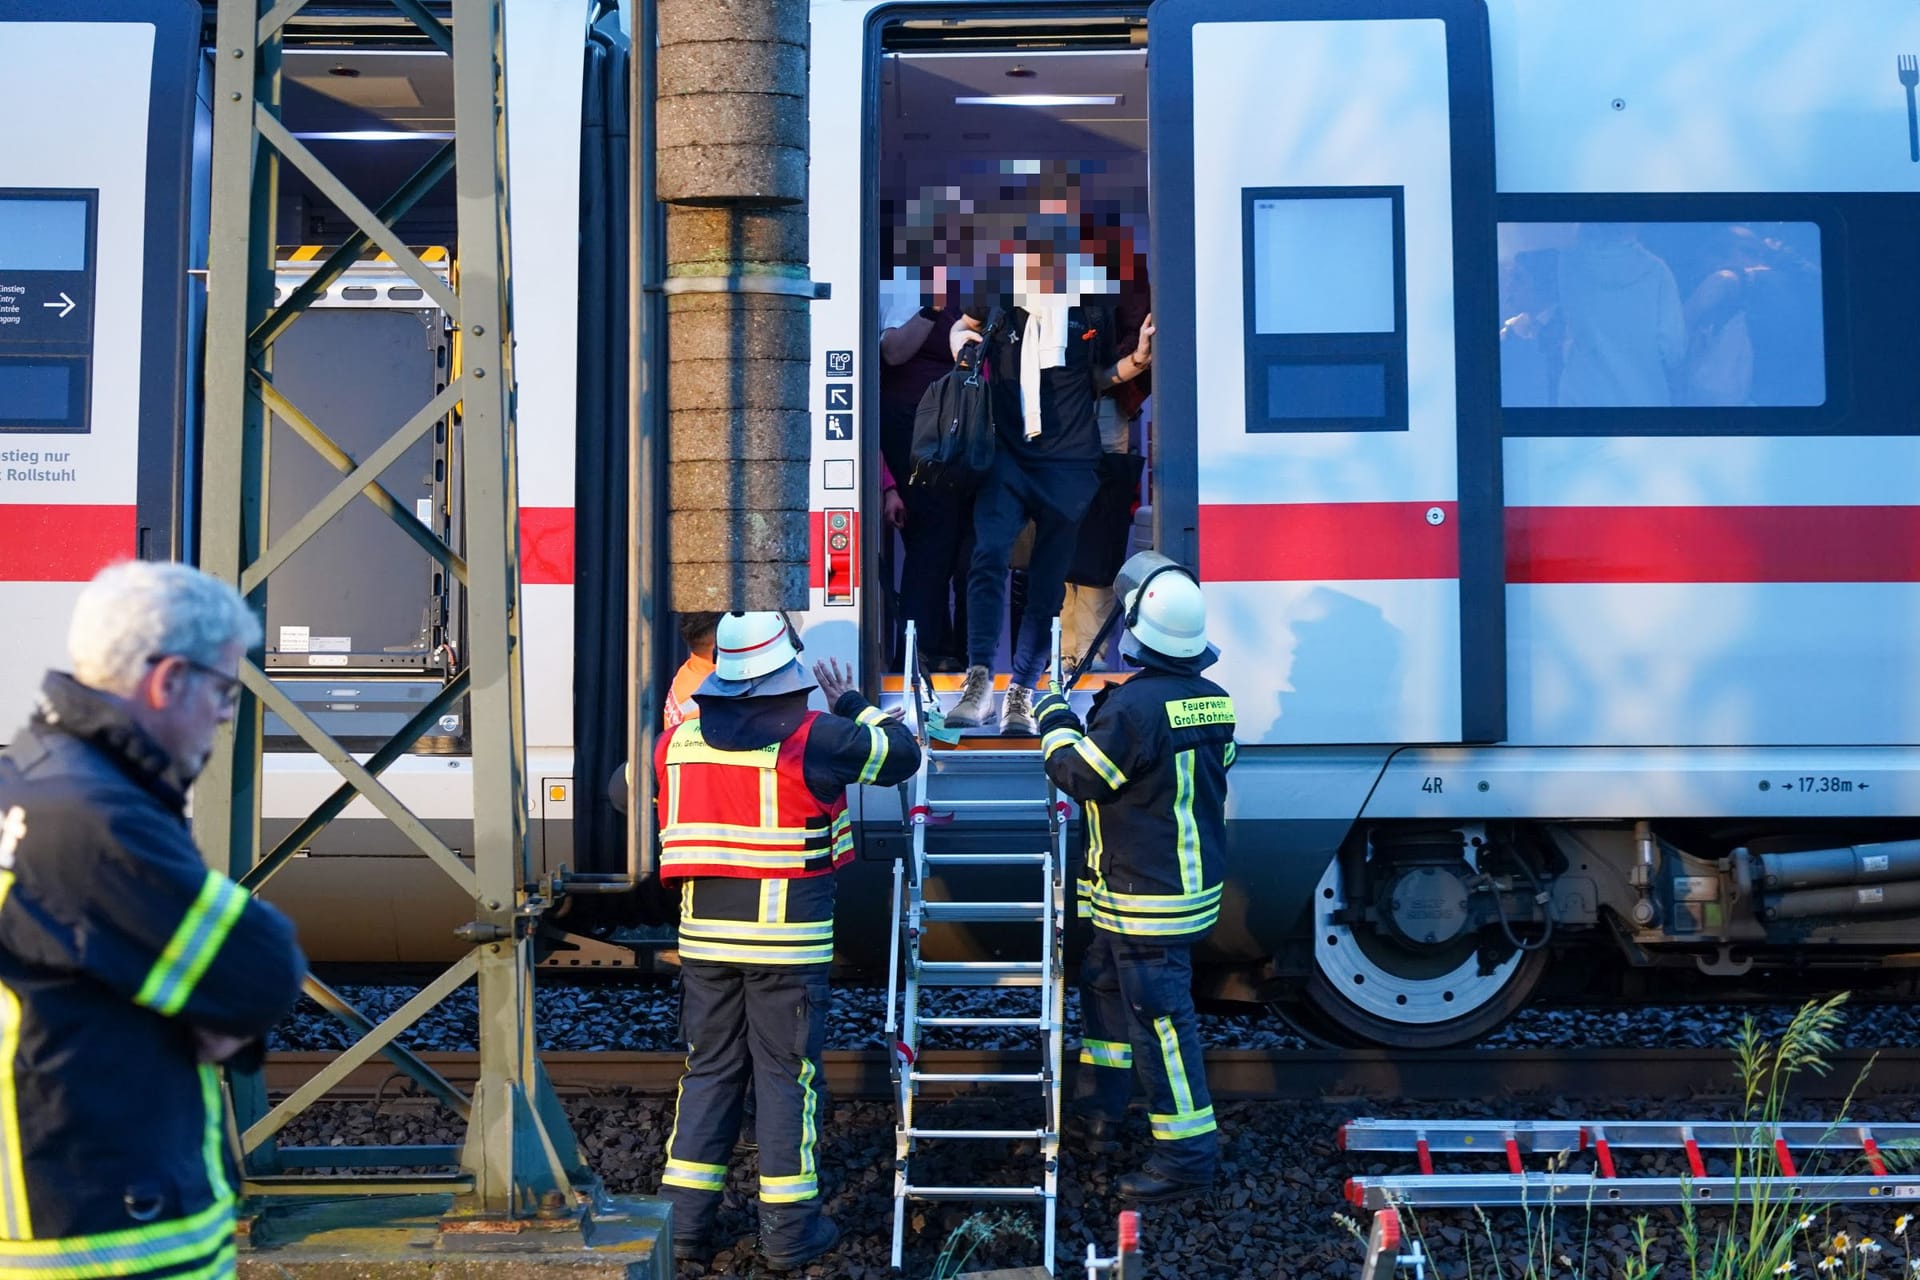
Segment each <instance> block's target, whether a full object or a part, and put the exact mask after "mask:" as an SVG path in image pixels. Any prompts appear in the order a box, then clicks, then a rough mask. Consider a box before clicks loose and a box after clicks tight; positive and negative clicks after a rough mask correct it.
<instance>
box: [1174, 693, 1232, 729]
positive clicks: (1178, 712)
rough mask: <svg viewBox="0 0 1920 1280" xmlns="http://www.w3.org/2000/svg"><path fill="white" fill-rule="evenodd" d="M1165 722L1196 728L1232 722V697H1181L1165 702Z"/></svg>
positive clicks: (1185, 727)
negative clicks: (1175, 700) (1177, 699)
mask: <svg viewBox="0 0 1920 1280" xmlns="http://www.w3.org/2000/svg"><path fill="white" fill-rule="evenodd" d="M1167 723H1168V724H1170V725H1172V726H1173V727H1174V728H1176V729H1198V728H1201V727H1203V726H1205V725H1210V724H1232V723H1233V699H1232V698H1182V699H1180V700H1179V701H1178V702H1169V703H1168V704H1167Z"/></svg>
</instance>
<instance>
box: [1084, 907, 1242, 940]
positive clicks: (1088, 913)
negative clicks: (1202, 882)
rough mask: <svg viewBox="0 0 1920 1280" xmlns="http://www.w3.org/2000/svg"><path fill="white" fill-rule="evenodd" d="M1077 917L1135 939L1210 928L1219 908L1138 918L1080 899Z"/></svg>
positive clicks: (1201, 930)
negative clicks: (1175, 914) (1116, 912)
mask: <svg viewBox="0 0 1920 1280" xmlns="http://www.w3.org/2000/svg"><path fill="white" fill-rule="evenodd" d="M1080 918H1081V919H1083V920H1091V921H1093V923H1094V924H1095V925H1097V926H1099V927H1100V928H1102V929H1105V930H1106V931H1107V932H1108V933H1123V934H1126V935H1128V936H1130V937H1138V938H1177V937H1183V936H1185V935H1187V934H1190V933H1205V932H1206V931H1207V930H1209V929H1211V928H1213V926H1214V925H1215V924H1217V923H1218V922H1219V920H1220V908H1219V907H1218V906H1217V905H1216V906H1213V907H1209V908H1207V909H1206V910H1204V911H1196V912H1194V913H1193V914H1191V915H1183V916H1168V917H1164V918H1161V919H1152V918H1149V919H1142V918H1141V917H1139V916H1127V915H1116V914H1115V913H1113V912H1111V911H1107V910H1104V909H1102V908H1101V907H1099V906H1098V905H1096V904H1094V903H1093V902H1090V901H1087V900H1084V899H1083V900H1082V901H1081V904H1080Z"/></svg>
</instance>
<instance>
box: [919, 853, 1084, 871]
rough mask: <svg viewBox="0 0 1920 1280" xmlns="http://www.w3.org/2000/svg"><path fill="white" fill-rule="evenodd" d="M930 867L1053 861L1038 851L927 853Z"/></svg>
mask: <svg viewBox="0 0 1920 1280" xmlns="http://www.w3.org/2000/svg"><path fill="white" fill-rule="evenodd" d="M925 861H926V864H927V865H928V866H930V867H1018V866H1029V867H1030V866H1034V865H1036V864H1038V865H1045V864H1047V863H1049V862H1052V861H1053V855H1052V854H1051V853H1048V852H1044V851H1043V852H1040V853H929V854H927V855H926V857H925Z"/></svg>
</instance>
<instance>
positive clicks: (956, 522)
mask: <svg viewBox="0 0 1920 1280" xmlns="http://www.w3.org/2000/svg"><path fill="white" fill-rule="evenodd" d="M960 315H961V312H960V308H959V307H958V306H955V305H952V304H948V305H947V306H945V307H944V308H942V307H933V306H925V307H922V308H920V310H919V311H917V312H915V313H914V314H913V315H912V316H910V317H908V318H907V319H905V320H903V321H901V322H900V323H899V324H897V325H894V326H892V327H890V328H888V329H887V330H885V331H884V332H883V333H881V335H880V456H881V457H882V459H884V460H885V462H886V468H887V471H888V472H889V473H890V478H891V480H892V482H893V484H894V486H895V491H896V492H897V493H898V495H899V497H900V500H901V502H902V503H903V504H904V507H905V512H904V516H905V519H904V522H903V523H902V524H901V526H900V539H901V541H902V542H903V543H904V544H905V546H906V564H905V565H904V566H903V567H902V570H901V574H900V612H901V614H902V615H903V616H904V617H906V618H907V619H908V620H909V621H911V622H912V623H913V624H914V628H915V630H916V632H917V634H918V636H919V643H920V654H921V669H922V670H932V671H958V670H960V669H961V668H962V667H964V666H965V665H966V656H967V655H966V649H967V576H966V566H967V562H968V560H969V559H970V558H971V556H972V554H973V495H972V494H970V493H955V492H953V491H951V490H943V489H931V488H928V487H927V486H925V485H916V484H914V483H912V480H913V461H912V458H911V457H910V450H911V448H912V444H913V416H914V411H915V410H916V409H918V408H919V407H920V398H921V397H922V396H923V395H925V394H926V391H927V388H928V387H930V386H932V385H933V384H934V383H935V382H937V381H939V380H940V377H941V376H942V375H943V374H945V373H946V372H947V371H948V370H950V369H952V368H953V358H952V356H950V355H949V354H948V351H947V332H948V331H949V330H950V329H952V328H953V326H954V323H955V322H956V321H958V320H959V319H960ZM882 536H883V537H886V538H887V539H888V541H889V542H891V541H892V535H891V534H890V533H886V532H884V531H883V534H882Z"/></svg>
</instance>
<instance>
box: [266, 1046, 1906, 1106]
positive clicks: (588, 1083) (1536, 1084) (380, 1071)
mask: <svg viewBox="0 0 1920 1280" xmlns="http://www.w3.org/2000/svg"><path fill="white" fill-rule="evenodd" d="M336 1056H337V1055H335V1054H332V1053H276V1054H274V1055H272V1056H271V1057H270V1058H269V1059H268V1061H267V1067H266V1080H267V1088H268V1091H269V1092H270V1093H273V1094H275V1095H284V1094H287V1093H291V1092H292V1091H293V1090H294V1089H296V1088H298V1087H299V1086H300V1084H302V1083H303V1082H304V1081H306V1080H307V1079H309V1078H310V1077H311V1076H313V1074H314V1073H315V1072H317V1071H319V1070H320V1069H321V1067H323V1066H324V1065H326V1064H327V1063H328V1062H330V1061H332V1060H333V1058H334V1057H336ZM421 1057H422V1058H423V1059H424V1060H425V1061H426V1062H427V1063H428V1065H430V1066H432V1067H433V1068H434V1070H436V1071H438V1072H439V1073H440V1074H441V1075H442V1076H444V1077H446V1079H448V1080H449V1081H451V1082H453V1083H454V1084H456V1085H460V1086H462V1087H465V1086H467V1085H470V1084H471V1083H472V1082H473V1080H474V1078H475V1075H476V1073H477V1071H478V1068H479V1055H477V1054H474V1053H425V1054H422V1055H421ZM541 1060H542V1062H543V1063H544V1064H545V1066H546V1069H547V1073H548V1075H549V1076H550V1077H551V1078H552V1080H553V1083H554V1087H555V1088H556V1089H557V1090H559V1091H560V1092H561V1093H563V1094H570V1095H575V1096H580V1095H590V1094H596V1093H602V1094H604V1093H632V1094H667V1093H671V1092H672V1091H673V1089H674V1087H675V1085H676V1083H677V1082H678V1080H679V1078H680V1070H681V1066H682V1063H683V1058H682V1056H681V1055H680V1054H678V1053H647V1052H622V1051H602V1052H556V1053H547V1054H543V1055H542V1057H541ZM1830 1061H1831V1064H1832V1070H1831V1071H1830V1072H1829V1073H1828V1074H1826V1075H1825V1076H1815V1075H1811V1074H1803V1075H1802V1076H1801V1077H1800V1078H1799V1079H1798V1080H1797V1081H1796V1083H1795V1088H1794V1092H1795V1095H1796V1096H1799V1097H1803V1098H1819V1099H1834V1098H1841V1097H1844V1096H1845V1095H1846V1094H1847V1093H1849V1092H1850V1091H1851V1092H1854V1094H1855V1096H1856V1097H1862V1098H1866V1097H1885V1096H1894V1095H1902V1094H1920V1049H1909V1048H1893V1049H1884V1050H1879V1051H1868V1050H1860V1049H1847V1050H1842V1051H1839V1052H1836V1053H1834V1054H1832V1055H1830ZM922 1062H923V1063H924V1064H925V1065H926V1066H927V1068H928V1069H929V1070H933V1071H941V1072H954V1073H968V1074H973V1073H991V1072H1016V1071H1021V1070H1033V1069H1034V1064H1035V1058H1034V1055H1032V1054H1031V1053H1015V1052H1005V1051H991V1050H930V1051H929V1052H927V1053H926V1054H924V1055H923V1056H922ZM1869 1064H1871V1070H1870V1071H1869V1072H1868V1074H1867V1076H1866V1079H1865V1081H1864V1082H1863V1083H1861V1084H1860V1086H1859V1088H1858V1089H1857V1090H1856V1089H1854V1085H1855V1082H1856V1081H1858V1080H1859V1078H1860V1074H1861V1072H1862V1071H1863V1070H1866V1069H1867V1068H1868V1066H1869ZM826 1074H827V1083H828V1087H829V1088H830V1089H831V1091H832V1092H833V1094H834V1095H835V1096H836V1097H841V1098H883V1097H886V1096H888V1095H889V1093H890V1081H889V1077H888V1070H887V1055H886V1054H885V1053H884V1052H882V1051H881V1050H879V1049H870V1050H844V1049H843V1050H828V1052H827V1054H826ZM1207 1079H1208V1083H1209V1085H1210V1086H1211V1088H1212V1090H1213V1093H1214V1096H1215V1097H1216V1098H1220V1099H1272V1100H1320V1099H1335V1098H1365V1099H1373V1100H1380V1101H1386V1100H1422V1101H1436V1102H1464V1101H1471V1100H1474V1099H1478V1098H1492V1097H1500V1096H1523V1095H1534V1096H1546V1097H1553V1096H1560V1097H1578V1098H1595V1099H1604V1098H1607V1097H1612V1096H1634V1097H1647V1096H1665V1097H1671V1098H1685V1097H1689V1096H1702V1097H1711V1096H1725V1095H1730V1094H1732V1093H1733V1092H1734V1091H1735V1086H1736V1083H1737V1081H1736V1079H1735V1075H1734V1067H1733V1060H1732V1057H1731V1055H1730V1054H1729V1052H1728V1051H1727V1050H1725V1049H1718V1048H1716V1049H1654V1050H1648V1049H1624V1048H1623V1049H1569V1050H1563V1051H1548V1050H1539V1049H1513V1050H1471V1049H1463V1050H1440V1051H1427V1052H1422V1053H1398V1052H1388V1051H1382V1050H1345V1051H1342V1050H1325V1049H1307V1050H1284V1049H1275V1050H1260V1049H1222V1050H1215V1051H1213V1052H1210V1053H1209V1054H1208V1055H1207ZM415 1092H417V1091H416V1090H415V1088H414V1086H413V1084H412V1082H411V1081H410V1080H408V1079H407V1077H405V1076H404V1075H403V1074H402V1073H401V1072H400V1070H399V1068H398V1067H396V1066H394V1065H393V1064H392V1063H391V1062H388V1061H386V1060H385V1059H377V1060H375V1061H373V1062H370V1063H366V1064H363V1065H362V1066H360V1067H358V1068H357V1069H355V1070H354V1071H353V1072H351V1073H350V1074H349V1075H348V1076H347V1077H346V1079H345V1080H344V1081H342V1082H341V1084H340V1085H339V1087H337V1088H336V1089H334V1090H333V1091H332V1092H331V1093H329V1094H328V1095H327V1096H328V1097H330V1098H337V1099H341V1100H349V1099H370V1098H376V1097H382V1098H397V1097H405V1096H408V1095H409V1094H413V1093H415Z"/></svg>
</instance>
